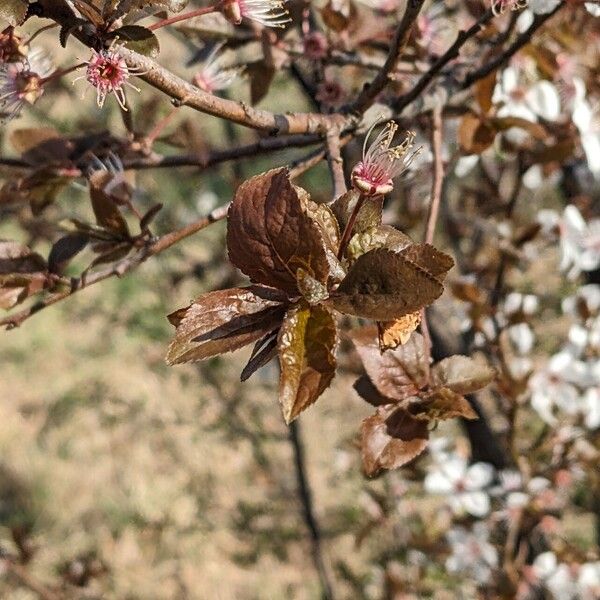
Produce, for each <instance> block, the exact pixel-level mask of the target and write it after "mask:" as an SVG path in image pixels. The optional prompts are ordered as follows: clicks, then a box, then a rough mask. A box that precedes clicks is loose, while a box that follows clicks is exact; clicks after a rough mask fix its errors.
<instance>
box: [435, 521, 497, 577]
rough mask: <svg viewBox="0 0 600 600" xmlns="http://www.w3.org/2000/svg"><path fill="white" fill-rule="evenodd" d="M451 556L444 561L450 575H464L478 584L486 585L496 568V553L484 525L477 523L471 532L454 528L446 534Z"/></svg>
mask: <svg viewBox="0 0 600 600" xmlns="http://www.w3.org/2000/svg"><path fill="white" fill-rule="evenodd" d="M446 535H447V538H448V542H449V544H450V548H451V551H452V554H451V555H450V556H449V557H448V558H447V560H446V569H448V571H449V572H451V573H466V574H469V575H471V576H472V577H474V579H476V581H477V582H478V583H482V584H484V583H487V582H488V581H489V580H490V578H491V575H492V572H493V570H494V569H495V568H496V567H497V566H498V552H497V550H496V548H495V547H494V546H493V545H492V544H490V543H489V541H488V539H489V529H488V526H487V524H486V523H483V522H478V523H475V525H473V530H472V532H471V531H468V530H467V529H465V528H463V527H455V528H454V529H451V530H450V531H449V532H448V533H447V534H446Z"/></svg>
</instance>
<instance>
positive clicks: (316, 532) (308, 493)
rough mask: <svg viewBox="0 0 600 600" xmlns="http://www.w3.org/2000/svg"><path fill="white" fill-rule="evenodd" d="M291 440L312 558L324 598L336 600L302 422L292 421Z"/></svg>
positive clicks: (290, 428) (325, 599)
mask: <svg viewBox="0 0 600 600" xmlns="http://www.w3.org/2000/svg"><path fill="white" fill-rule="evenodd" d="M289 440H290V443H291V445H292V449H293V451H294V467H295V469H296V480H297V482H298V495H299V497H300V501H301V502H302V514H303V516H304V522H305V524H306V527H307V528H308V530H309V532H310V538H311V543H312V558H313V562H314V564H315V568H316V570H317V573H318V574H319V580H320V582H321V590H322V598H323V600H334V598H335V596H334V593H333V587H332V585H331V578H330V576H329V573H328V572H327V567H326V565H325V560H324V557H323V549H322V540H323V537H322V535H321V528H320V526H319V522H318V520H317V517H316V515H315V513H314V509H313V497H312V490H311V488H310V484H309V481H308V476H307V473H306V459H305V456H304V444H303V443H302V437H301V430H300V424H299V423H298V421H292V423H291V424H290V427H289Z"/></svg>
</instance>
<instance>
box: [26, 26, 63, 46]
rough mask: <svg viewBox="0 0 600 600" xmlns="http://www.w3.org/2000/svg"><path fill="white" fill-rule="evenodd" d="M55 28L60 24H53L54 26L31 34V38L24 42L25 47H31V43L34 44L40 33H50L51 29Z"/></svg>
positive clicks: (45, 27)
mask: <svg viewBox="0 0 600 600" xmlns="http://www.w3.org/2000/svg"><path fill="white" fill-rule="evenodd" d="M55 27H58V23H52V25H46V26H44V27H42V28H40V29H38V30H37V31H36V32H35V33H32V34H31V37H30V38H29V39H27V40H25V42H23V45H24V46H29V44H31V42H33V40H35V38H36V37H37V36H38V35H40V33H44V31H48V30H49V29H54V28H55Z"/></svg>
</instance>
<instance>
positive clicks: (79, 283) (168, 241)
mask: <svg viewBox="0 0 600 600" xmlns="http://www.w3.org/2000/svg"><path fill="white" fill-rule="evenodd" d="M228 208H229V205H225V206H220V207H219V208H216V209H215V210H213V211H212V212H211V213H210V214H209V215H208V216H205V217H202V218H200V219H198V220H197V221H194V222H193V223H190V224H189V225H186V226H185V227H182V228H181V229H178V230H176V231H172V232H171V233H167V234H166V235H163V236H162V237H160V238H158V239H157V240H156V241H154V242H153V243H151V244H149V245H148V246H145V247H143V248H141V249H140V250H139V251H138V252H136V253H135V254H133V255H131V256H127V257H126V258H124V259H122V260H120V261H119V262H117V263H115V264H113V265H110V266H109V267H107V268H105V269H103V270H101V271H96V272H95V273H92V274H91V275H87V276H82V277H79V278H77V279H73V280H72V282H71V287H70V288H69V289H68V290H66V291H64V292H57V293H55V294H51V295H50V296H47V297H46V298H44V299H43V300H41V301H39V302H37V303H35V304H33V305H32V306H30V307H29V308H26V309H24V310H22V311H20V312H17V313H15V314H12V315H10V316H8V317H6V318H5V319H2V320H1V321H0V327H5V328H6V329H14V328H15V327H19V326H20V325H21V324H22V323H23V322H24V321H26V320H27V319H29V318H30V317H32V316H33V315H34V314H36V313H38V312H40V311H41V310H43V309H44V308H47V307H48V306H52V305H53V304H56V303H57V302H61V301H62V300H66V299H67V298H70V297H71V296H73V295H74V294H76V293H77V292H80V291H81V290H83V289H85V288H88V287H90V286H91V285H94V284H96V283H99V282H100V281H104V280H105V279H109V278H111V277H114V276H117V277H122V276H123V275H125V274H126V273H129V271H132V270H133V269H135V268H136V267H138V266H139V265H141V264H142V263H143V262H145V261H146V260H148V258H150V257H151V256H155V255H156V254H160V253H161V252H164V251H165V250H167V249H168V248H170V247H171V246H173V245H175V244H177V243H178V242H180V241H181V240H183V239H185V238H187V237H190V236H191V235H193V234H194V233H197V232H198V231H200V230H202V229H205V228H206V227H208V226H209V225H212V224H213V223H216V222H217V221H220V220H222V219H224V218H225V217H226V216H227V210H228Z"/></svg>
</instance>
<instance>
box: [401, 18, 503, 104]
mask: <svg viewBox="0 0 600 600" xmlns="http://www.w3.org/2000/svg"><path fill="white" fill-rule="evenodd" d="M493 16H494V15H493V13H492V11H491V10H488V11H487V12H485V13H484V14H483V15H482V16H481V17H480V18H479V20H478V21H477V22H476V23H474V24H473V25H472V26H471V27H469V29H467V30H465V31H460V32H459V33H458V35H457V37H456V40H455V41H454V43H453V44H452V46H450V48H448V50H446V52H444V54H442V56H440V57H439V58H438V59H437V60H436V61H435V63H433V65H432V66H431V68H430V69H429V70H428V71H427V72H426V73H425V74H424V75H423V76H422V77H421V79H419V81H417V83H416V84H415V86H414V87H413V88H412V90H410V91H409V92H407V93H406V94H404V95H403V96H400V98H398V100H397V101H396V103H395V104H394V109H395V110H396V112H398V113H401V112H402V111H403V110H404V109H405V108H406V107H407V106H408V105H409V104H411V103H412V102H414V101H415V100H416V99H417V98H418V97H419V96H420V95H421V93H422V92H423V91H424V90H425V88H426V87H427V86H428V85H429V84H430V83H431V82H432V81H433V80H434V78H435V76H436V75H437V74H438V73H439V72H440V71H441V70H442V69H443V68H444V67H445V66H446V65H447V64H448V63H450V62H451V61H452V60H454V59H455V58H458V56H459V55H460V51H461V49H462V47H463V46H464V45H465V44H466V43H467V42H468V41H469V40H470V39H471V38H473V37H475V36H476V35H477V34H478V33H479V32H480V31H481V30H482V29H483V27H484V26H485V25H487V23H489V22H490V21H491V20H492V18H493Z"/></svg>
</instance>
